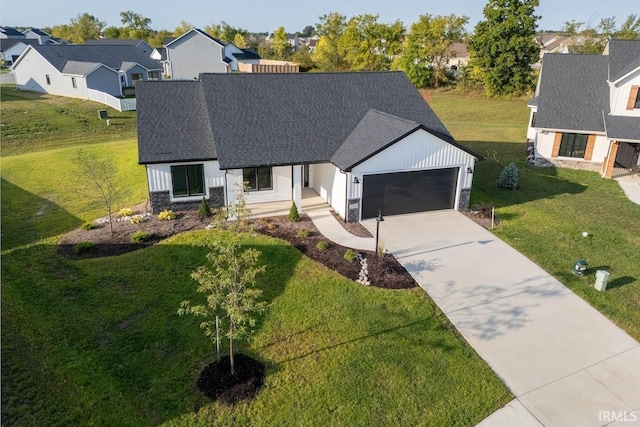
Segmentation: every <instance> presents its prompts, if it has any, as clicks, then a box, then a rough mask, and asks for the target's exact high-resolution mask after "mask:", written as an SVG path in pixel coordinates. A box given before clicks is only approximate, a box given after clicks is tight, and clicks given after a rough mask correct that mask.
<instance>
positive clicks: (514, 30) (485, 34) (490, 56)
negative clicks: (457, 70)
mask: <svg viewBox="0 0 640 427" xmlns="http://www.w3.org/2000/svg"><path fill="white" fill-rule="evenodd" d="M539 3H540V2H539V0H489V2H488V3H487V4H486V5H485V7H484V9H483V13H484V17H485V20H484V21H480V22H479V23H478V24H477V25H476V27H475V33H474V34H473V35H472V36H471V37H470V38H469V40H468V47H469V51H470V54H471V64H470V66H472V67H473V68H474V70H473V72H474V73H476V74H477V75H479V76H481V79H482V82H483V84H484V89H485V92H486V93H487V95H489V96H502V95H509V94H514V95H523V94H526V93H528V92H529V91H530V90H532V89H533V86H534V76H533V73H532V70H531V65H532V64H534V63H535V62H536V61H537V60H538V59H539V56H540V48H539V47H538V45H537V44H536V42H535V39H534V37H535V31H536V21H537V19H538V16H536V15H534V10H535V8H536V7H538V5H539Z"/></svg>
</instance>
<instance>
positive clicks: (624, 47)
mask: <svg viewBox="0 0 640 427" xmlns="http://www.w3.org/2000/svg"><path fill="white" fill-rule="evenodd" d="M608 50H609V80H610V81H612V82H615V81H616V80H618V79H620V78H621V77H624V76H625V75H627V74H628V73H630V72H631V71H633V70H635V69H636V68H638V67H640V41H638V40H615V39H614V40H609V45H608Z"/></svg>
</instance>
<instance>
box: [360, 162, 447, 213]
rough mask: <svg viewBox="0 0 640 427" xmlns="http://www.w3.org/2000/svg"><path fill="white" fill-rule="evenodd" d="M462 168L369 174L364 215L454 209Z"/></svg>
mask: <svg viewBox="0 0 640 427" xmlns="http://www.w3.org/2000/svg"><path fill="white" fill-rule="evenodd" d="M457 182H458V168H447V169H431V170H426V171H413V172H398V173H385V174H379V175H365V176H364V177H363V188H362V218H363V219H364V218H374V217H376V216H377V215H378V209H380V210H381V211H382V214H383V215H398V214H407V213H414V212H425V211H435V210H439V209H453V207H454V206H455V196H456V183H457Z"/></svg>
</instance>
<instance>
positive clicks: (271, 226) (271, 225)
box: [267, 222, 278, 230]
mask: <svg viewBox="0 0 640 427" xmlns="http://www.w3.org/2000/svg"><path fill="white" fill-rule="evenodd" d="M267 228H268V229H269V230H275V229H276V228H278V224H276V223H275V222H270V223H269V224H267Z"/></svg>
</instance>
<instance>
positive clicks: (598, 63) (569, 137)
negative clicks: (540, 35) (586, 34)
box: [527, 40, 640, 178]
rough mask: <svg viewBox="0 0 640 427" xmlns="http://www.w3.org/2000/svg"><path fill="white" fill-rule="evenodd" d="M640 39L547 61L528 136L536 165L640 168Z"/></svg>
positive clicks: (608, 173)
mask: <svg viewBox="0 0 640 427" xmlns="http://www.w3.org/2000/svg"><path fill="white" fill-rule="evenodd" d="M639 87H640V40H610V41H609V43H608V45H607V47H606V48H605V50H604V52H603V53H602V54H601V55H597V54H553V53H548V54H546V55H545V56H544V59H543V63H542V70H541V73H540V77H539V80H538V85H537V88H536V93H535V96H534V98H533V99H532V100H531V102H529V107H530V109H531V115H530V122H529V127H528V130H527V137H528V138H529V139H530V140H531V141H532V142H533V147H534V152H533V159H532V161H533V162H535V164H537V165H555V166H560V167H571V168H579V169H586V170H592V171H597V172H600V174H601V175H602V176H603V177H606V178H611V177H612V175H614V172H615V171H616V170H620V169H622V170H626V171H631V172H633V171H635V170H637V169H639V168H640V93H639V91H638V88H639Z"/></svg>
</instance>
